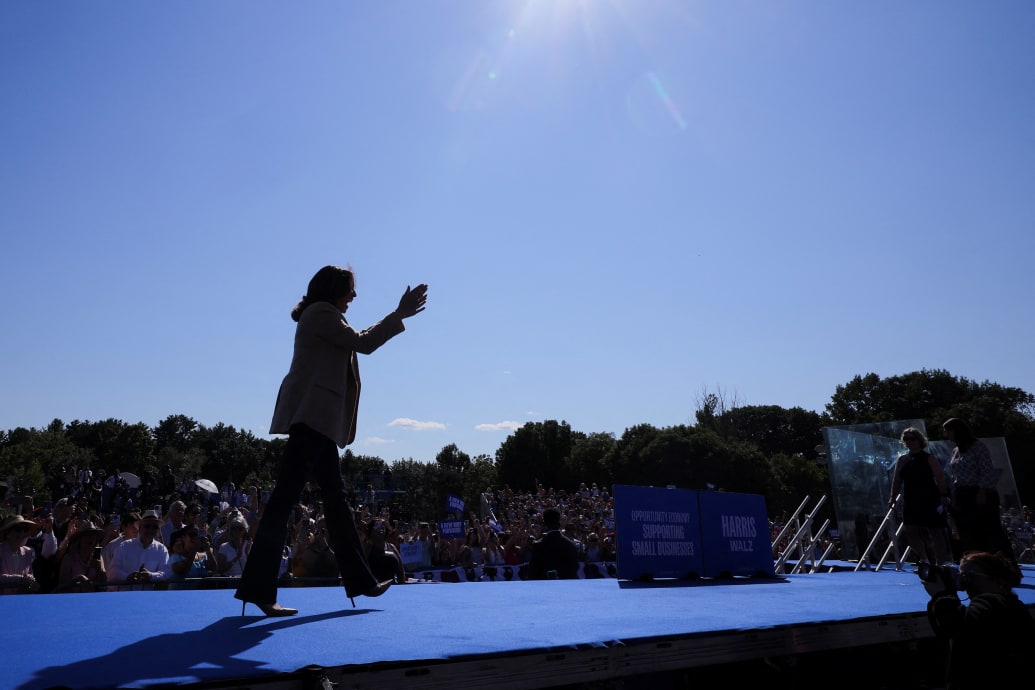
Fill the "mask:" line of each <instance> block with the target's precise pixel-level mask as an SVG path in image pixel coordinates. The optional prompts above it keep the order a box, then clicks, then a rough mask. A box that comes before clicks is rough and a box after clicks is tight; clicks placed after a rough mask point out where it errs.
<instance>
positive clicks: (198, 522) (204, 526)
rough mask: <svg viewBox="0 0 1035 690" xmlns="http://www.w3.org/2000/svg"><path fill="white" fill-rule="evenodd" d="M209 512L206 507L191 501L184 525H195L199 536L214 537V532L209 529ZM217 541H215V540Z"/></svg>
mask: <svg viewBox="0 0 1035 690" xmlns="http://www.w3.org/2000/svg"><path fill="white" fill-rule="evenodd" d="M207 518H208V514H207V513H206V512H205V509H204V508H203V507H202V506H201V505H200V504H198V503H191V504H190V505H189V506H187V514H186V517H184V519H183V522H184V525H183V526H184V527H193V528H194V529H196V530H197V531H198V536H199V537H209V538H210V539H211V538H212V536H213V535H212V534H210V533H209V531H208V519H207ZM213 543H215V542H213Z"/></svg>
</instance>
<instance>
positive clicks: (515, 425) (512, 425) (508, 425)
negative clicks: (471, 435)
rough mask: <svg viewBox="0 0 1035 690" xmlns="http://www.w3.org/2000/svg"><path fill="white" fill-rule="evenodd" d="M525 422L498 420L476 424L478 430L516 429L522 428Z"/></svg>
mask: <svg viewBox="0 0 1035 690" xmlns="http://www.w3.org/2000/svg"><path fill="white" fill-rule="evenodd" d="M523 426H524V424H522V423H521V422H496V423H495V424H476V425H475V426H474V428H475V429H477V430H478V431H514V430H515V429H520V428H521V427H523Z"/></svg>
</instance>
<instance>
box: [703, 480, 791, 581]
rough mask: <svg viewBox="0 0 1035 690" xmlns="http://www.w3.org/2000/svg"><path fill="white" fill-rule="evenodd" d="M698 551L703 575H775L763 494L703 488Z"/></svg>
mask: <svg viewBox="0 0 1035 690" xmlns="http://www.w3.org/2000/svg"><path fill="white" fill-rule="evenodd" d="M697 502H698V505H699V506H700V509H701V547H702V548H701V551H702V553H703V555H704V570H703V571H702V573H701V574H702V575H704V576H705V577H720V576H730V575H746V576H754V575H770V576H772V575H774V574H775V571H774V570H773V547H772V544H771V543H770V541H769V536H770V535H769V516H768V514H767V513H766V508H765V497H764V496H758V495H755V494H736V493H728V492H725V491H721V492H717V491H702V492H701V493H699V494H698V496H697Z"/></svg>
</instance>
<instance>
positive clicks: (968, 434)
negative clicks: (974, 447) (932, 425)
mask: <svg viewBox="0 0 1035 690" xmlns="http://www.w3.org/2000/svg"><path fill="white" fill-rule="evenodd" d="M942 429H944V430H945V431H951V432H953V433H954V434H956V438H955V441H956V445H957V446H958V447H959V449H960V450H967V449H968V448H970V446H971V444H973V443H974V441H976V440H977V438H975V436H974V432H973V431H971V430H970V425H969V424H967V423H966V422H965V421H963V420H962V419H960V418H959V417H953V418H951V419H947V420H945V423H944V424H942Z"/></svg>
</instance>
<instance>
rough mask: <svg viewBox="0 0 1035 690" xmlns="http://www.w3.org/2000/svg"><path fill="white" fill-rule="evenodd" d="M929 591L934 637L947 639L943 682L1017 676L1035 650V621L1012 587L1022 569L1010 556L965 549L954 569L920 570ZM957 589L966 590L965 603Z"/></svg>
mask: <svg viewBox="0 0 1035 690" xmlns="http://www.w3.org/2000/svg"><path fill="white" fill-rule="evenodd" d="M919 574H920V577H921V580H922V581H923V583H924V588H925V589H926V590H927V592H928V594H930V595H931V600H930V601H929V602H928V604H927V616H928V618H929V619H930V621H931V627H932V628H933V629H934V632H935V634H936V635H938V636H939V637H943V638H947V639H948V641H949V660H948V668H947V671H946V687H947V688H948V689H949V690H960V689H963V688H978V687H981V688H984V687H987V686H988V684H989V681H990V680H991V679H993V678H1016V677H1018V675H1019V674H1021V673H1022V672H1023V671H1024V670H1025V669H1026V662H1027V656H1028V655H1029V654H1031V650H1033V649H1035V620H1033V619H1032V616H1031V614H1030V613H1029V611H1028V607H1027V606H1026V605H1025V604H1024V603H1022V602H1021V600H1020V599H1019V598H1018V597H1017V595H1016V594H1014V592H1013V588H1014V587H1016V586H1017V585H1019V584H1020V582H1021V574H1020V570H1019V569H1018V567H1017V566H1016V565H1015V564H1014V563H1013V562H1012V561H1010V559H1008V558H1006V557H1004V556H1002V555H1001V554H992V553H988V552H984V551H978V552H970V553H968V554H966V555H965V556H964V557H963V558H962V560H961V561H960V566H959V571H958V573H957V572H956V571H955V569H954V568H952V567H951V566H950V567H937V566H930V567H926V568H921V569H920V571H919ZM957 591H966V593H967V596H968V597H969V605H967V606H964V605H963V604H962V603H961V602H960V600H959V597H958V596H957V594H956V592H957Z"/></svg>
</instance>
